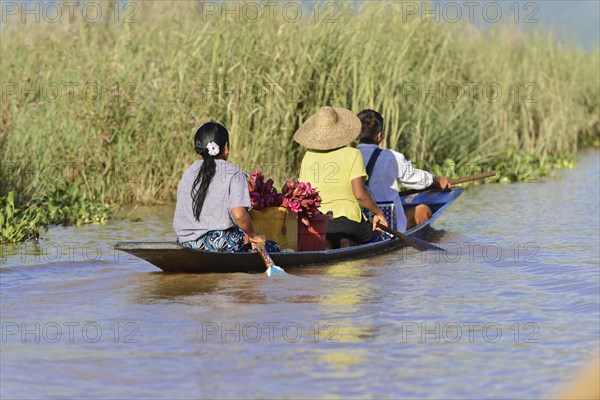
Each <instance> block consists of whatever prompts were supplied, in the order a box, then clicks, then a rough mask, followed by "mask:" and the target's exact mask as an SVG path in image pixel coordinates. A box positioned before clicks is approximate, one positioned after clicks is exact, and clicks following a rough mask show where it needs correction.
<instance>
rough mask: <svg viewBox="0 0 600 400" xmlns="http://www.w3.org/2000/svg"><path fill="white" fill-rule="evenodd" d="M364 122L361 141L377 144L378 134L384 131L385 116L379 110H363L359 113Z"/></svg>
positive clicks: (361, 120)
mask: <svg viewBox="0 0 600 400" xmlns="http://www.w3.org/2000/svg"><path fill="white" fill-rule="evenodd" d="M358 118H359V119H360V122H361V124H362V128H361V130H360V137H359V141H360V143H368V144H377V134H378V133H379V132H382V131H383V117H382V116H381V114H379V113H378V112H377V111H373V110H363V111H361V112H359V113H358Z"/></svg>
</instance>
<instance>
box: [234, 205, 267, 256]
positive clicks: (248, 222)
mask: <svg viewBox="0 0 600 400" xmlns="http://www.w3.org/2000/svg"><path fill="white" fill-rule="evenodd" d="M231 216H232V217H233V220H234V222H235V224H236V225H237V226H238V228H240V229H241V230H242V231H244V233H245V234H246V235H248V237H249V238H250V243H251V244H252V247H254V245H255V244H256V243H262V244H263V245H264V244H265V242H266V241H267V238H266V237H265V235H261V234H260V233H256V232H255V231H254V225H253V224H252V218H250V214H249V213H248V210H246V208H244V207H234V208H232V209H231Z"/></svg>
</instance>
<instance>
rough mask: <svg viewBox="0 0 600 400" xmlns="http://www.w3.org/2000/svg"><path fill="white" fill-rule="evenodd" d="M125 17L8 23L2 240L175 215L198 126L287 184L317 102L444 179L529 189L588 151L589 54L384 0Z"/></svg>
mask: <svg viewBox="0 0 600 400" xmlns="http://www.w3.org/2000/svg"><path fill="white" fill-rule="evenodd" d="M136 4H137V5H138V6H139V7H141V8H140V10H139V12H137V13H136V14H135V18H136V19H137V20H138V21H137V22H130V23H125V22H124V21H123V16H121V19H120V20H119V21H116V22H115V20H114V19H110V18H107V19H109V20H108V21H105V22H102V23H96V24H91V23H88V22H86V21H84V20H81V18H80V19H76V20H75V21H73V22H69V21H68V20H66V19H65V20H61V21H60V22H59V23H55V24H49V23H43V22H42V23H39V24H28V25H27V26H26V27H24V26H21V25H20V24H17V23H13V24H8V26H5V29H4V32H3V33H2V35H3V37H2V41H1V51H2V54H3V55H6V54H10V57H2V58H1V61H0V72H1V76H2V82H3V88H2V91H3V93H2V95H3V101H2V129H1V133H0V152H1V156H2V171H1V172H0V183H1V185H0V186H1V189H2V192H1V193H0V195H3V196H4V197H2V198H1V199H2V200H1V201H0V202H1V204H0V207H2V208H3V209H4V208H5V207H8V205H9V203H10V202H11V201H12V200H11V197H8V196H7V195H8V193H9V192H14V203H15V207H17V209H20V210H21V212H20V214H18V218H16V217H13V218H11V217H8V218H5V219H4V220H3V221H2V225H3V226H2V229H3V230H2V232H3V233H2V236H1V237H0V240H2V241H6V242H7V241H15V240H22V239H24V238H26V237H27V236H31V233H30V234H29V235H28V234H21V235H19V234H13V233H10V232H13V231H9V230H8V228H6V231H8V233H5V227H10V226H13V227H14V229H15V231H16V230H18V229H17V228H18V226H24V227H25V228H23V229H22V230H19V231H20V232H22V231H25V232H34V233H33V234H35V232H37V231H39V228H40V227H42V226H44V225H45V224H51V223H56V222H72V223H77V222H80V223H82V222H83V223H85V222H102V221H105V220H106V216H107V215H108V214H110V210H112V207H113V205H121V204H126V203H131V202H135V203H146V204H154V203H160V202H170V201H173V200H174V198H175V194H176V189H177V184H178V182H179V179H180V176H181V174H182V172H183V171H184V170H185V168H186V167H187V166H188V165H189V164H190V163H191V162H192V161H193V160H194V158H195V155H194V152H193V147H192V137H193V134H194V132H195V129H196V128H197V127H198V126H199V125H200V124H201V123H203V122H205V121H208V120H217V121H220V122H222V123H223V124H225V126H227V128H228V129H229V130H230V133H231V140H232V143H231V144H232V155H231V161H232V162H234V163H238V164H239V165H240V166H242V167H243V168H244V169H246V170H252V169H254V168H255V167H261V168H262V169H263V170H264V171H265V172H266V173H267V174H270V175H271V176H273V177H274V178H275V179H276V181H277V182H282V181H283V180H284V179H285V178H287V177H291V176H295V175H297V170H298V166H299V162H300V160H301V157H302V154H303V151H304V150H303V149H301V148H299V146H297V145H296V144H295V143H294V142H293V140H292V136H293V134H294V131H295V130H296V128H297V127H298V126H299V125H300V124H301V123H302V122H303V120H305V119H306V118H307V117H308V116H309V115H311V114H312V113H313V112H314V111H316V110H317V109H318V108H319V107H320V106H322V105H325V104H328V105H334V106H343V107H347V108H350V109H352V110H353V111H355V112H358V111H360V110H361V109H364V108H374V109H377V110H380V111H381V112H382V114H383V115H384V117H385V118H386V126H385V145H386V146H387V147H390V148H394V149H397V150H400V151H402V152H403V153H404V154H406V156H407V157H408V158H409V159H411V160H413V161H415V162H416V163H417V164H418V165H419V166H422V167H425V168H429V169H431V170H432V171H434V172H436V173H439V174H449V175H452V176H457V175H463V174H466V173H472V172H478V171H480V170H487V169H491V168H498V170H499V176H498V177H497V179H498V180H500V179H504V180H509V181H516V180H528V179H529V180H530V179H534V178H536V177H539V176H540V175H543V173H545V172H546V171H547V170H548V169H549V168H552V167H555V166H570V165H571V163H572V162H573V160H574V157H575V154H576V151H577V148H578V147H579V146H580V145H582V144H595V145H598V144H599V143H598V142H599V139H598V138H599V135H600V122H599V120H598V115H599V114H600V106H599V105H600V101H599V98H598V92H597V88H598V86H599V85H600V82H599V76H598V73H597V71H598V69H599V68H600V57H599V54H600V53H599V52H598V51H595V52H592V53H585V52H583V51H580V50H577V49H576V48H575V47H574V46H566V45H559V44H556V43H555V42H554V41H553V40H552V38H551V37H549V36H544V35H540V34H526V35H524V34H520V33H519V32H517V31H516V28H515V29H513V28H511V27H502V26H500V27H496V28H493V29H491V30H488V31H486V32H483V31H479V30H477V29H475V28H474V27H472V26H470V25H468V24H448V23H435V22H433V21H429V20H428V21H423V20H422V19H421V17H419V16H403V15H402V9H401V6H400V5H395V4H394V3H390V4H386V3H382V2H372V3H369V2H367V3H366V4H365V5H364V6H362V7H361V8H360V9H356V8H352V7H350V6H341V7H340V9H339V11H338V12H337V13H336V14H335V16H334V17H333V19H331V18H329V20H326V18H325V15H330V12H331V11H332V10H325V11H328V12H327V13H324V15H322V16H321V17H320V18H318V19H319V20H318V21H315V18H314V14H309V13H306V15H307V18H305V19H304V20H302V21H298V22H291V21H290V20H289V19H288V20H286V19H285V18H284V17H282V14H281V13H277V12H276V13H274V20H273V21H270V20H269V18H266V17H263V18H262V19H261V20H259V22H258V23H253V22H250V21H247V20H245V19H244V18H243V15H241V16H240V15H238V16H235V15H234V16H231V15H229V16H226V17H221V16H214V15H206V14H203V13H202V12H201V10H200V8H199V7H200V6H199V4H200V3H199V2H191V1H190V2H177V3H168V2H137V3H136ZM341 4H344V3H341ZM235 19H238V20H237V21H236V20H235ZM9 22H10V21H9ZM74 193H76V194H74ZM52 198H60V199H61V202H64V203H65V204H66V205H67V206H66V207H65V210H64V212H63V213H62V214H57V213H54V214H52V213H51V212H50V211H49V209H48V204H49V201H50V200H49V199H52ZM82 199H83V200H82ZM82 202H83V203H82ZM70 203H72V204H79V206H78V207H71V208H70V207H69V206H68V205H69V204H70ZM83 204H87V205H88V206H83ZM28 207H38V208H36V209H35V210H37V211H27V210H28ZM40 207H41V208H40ZM86 207H87V208H86ZM40 210H43V211H40ZM40 212H42V213H44V216H43V218H42V217H39V219H38V220H37V222H36V223H34V224H33V227H31V226H30V223H31V220H32V219H33V218H35V216H37V215H38V214H39V213H40ZM30 228H31V229H30Z"/></svg>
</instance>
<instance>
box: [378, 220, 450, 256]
mask: <svg viewBox="0 0 600 400" xmlns="http://www.w3.org/2000/svg"><path fill="white" fill-rule="evenodd" d="M377 227H378V228H379V229H381V230H382V231H384V232H387V233H389V234H390V235H394V236H396V237H397V238H398V239H400V240H401V241H402V242H403V243H404V244H406V245H408V246H410V247H412V248H415V249H417V250H419V251H427V250H433V251H446V250H444V249H441V248H439V247H437V246H436V245H434V244H431V243H428V242H426V241H424V240H421V239H417V238H413V237H410V236H407V235H405V234H404V233H400V232H398V231H397V230H394V229H392V228H390V227H388V226H385V225H382V224H380V223H377Z"/></svg>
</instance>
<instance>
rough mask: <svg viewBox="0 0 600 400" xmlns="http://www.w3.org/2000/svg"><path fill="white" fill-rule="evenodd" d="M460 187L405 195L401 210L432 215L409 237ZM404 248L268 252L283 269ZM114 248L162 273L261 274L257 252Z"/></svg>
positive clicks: (162, 245)
mask: <svg viewBox="0 0 600 400" xmlns="http://www.w3.org/2000/svg"><path fill="white" fill-rule="evenodd" d="M462 191H463V189H462V188H454V189H452V190H450V191H429V192H423V193H418V194H414V195H410V196H406V197H405V198H403V199H402V201H403V203H404V205H405V207H414V206H416V205H419V204H427V205H429V206H430V207H431V208H432V210H433V215H432V217H431V218H430V219H428V220H427V221H426V222H425V223H423V224H421V225H419V226H416V227H414V228H412V229H411V230H409V231H407V232H406V234H407V235H409V236H415V237H419V236H421V235H422V234H423V232H424V231H425V229H426V228H427V227H429V226H430V225H431V224H432V223H433V222H434V221H435V220H436V219H437V218H438V217H439V215H440V214H441V213H442V212H443V211H444V210H445V209H446V208H447V207H448V206H450V204H451V203H452V202H453V201H454V200H456V198H457V197H458V196H460V195H461V194H462ZM402 247H404V244H403V243H402V242H401V241H400V240H398V239H396V238H393V239H388V240H385V241H382V242H377V243H369V244H365V245H361V246H355V247H349V248H344V249H335V250H325V251H307V252H282V253H272V254H271V257H272V258H273V261H274V262H275V263H276V264H277V265H278V266H280V267H282V268H283V269H285V270H290V269H294V268H299V267H303V266H308V265H318V264H328V263H334V262H339V261H344V260H354V259H358V258H366V257H372V256H376V255H380V254H385V253H389V252H391V251H395V250H398V249H400V248H402ZM115 249H117V250H120V251H123V252H126V253H128V254H131V255H133V256H135V257H137V258H141V259H143V260H145V261H147V262H149V263H150V264H152V265H154V266H156V267H158V268H160V269H161V270H163V271H165V272H184V273H236V272H242V273H260V272H264V271H265V265H264V263H263V260H262V258H261V257H260V256H259V255H258V254H257V253H215V252H208V251H200V250H193V249H189V248H187V247H183V246H181V245H180V244H178V243H175V242H122V243H118V244H117V245H116V246H115Z"/></svg>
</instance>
